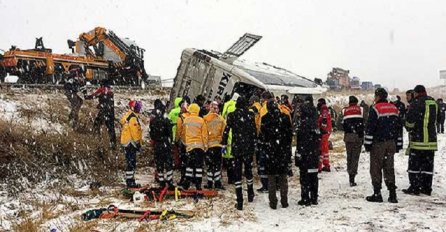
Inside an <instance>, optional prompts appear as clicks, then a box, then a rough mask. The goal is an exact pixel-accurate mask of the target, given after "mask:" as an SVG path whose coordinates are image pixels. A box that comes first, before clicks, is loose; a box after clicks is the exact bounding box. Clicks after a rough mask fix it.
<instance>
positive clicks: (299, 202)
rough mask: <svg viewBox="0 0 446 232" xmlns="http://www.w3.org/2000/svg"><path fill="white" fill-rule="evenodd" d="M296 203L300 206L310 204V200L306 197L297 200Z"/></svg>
mask: <svg viewBox="0 0 446 232" xmlns="http://www.w3.org/2000/svg"><path fill="white" fill-rule="evenodd" d="M297 204H298V205H302V206H310V205H311V202H310V200H308V199H302V200H300V201H298V202H297Z"/></svg>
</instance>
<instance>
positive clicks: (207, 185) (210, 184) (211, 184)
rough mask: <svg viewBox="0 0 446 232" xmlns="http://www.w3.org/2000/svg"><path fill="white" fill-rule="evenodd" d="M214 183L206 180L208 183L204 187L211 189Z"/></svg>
mask: <svg viewBox="0 0 446 232" xmlns="http://www.w3.org/2000/svg"><path fill="white" fill-rule="evenodd" d="M213 185H214V183H212V181H208V183H207V184H206V185H205V186H204V188H205V189H213Z"/></svg>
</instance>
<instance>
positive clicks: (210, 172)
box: [205, 147, 222, 183]
mask: <svg viewBox="0 0 446 232" xmlns="http://www.w3.org/2000/svg"><path fill="white" fill-rule="evenodd" d="M205 160H206V166H207V179H208V181H209V182H215V183H220V182H221V160H222V157H221V147H211V148H209V149H208V150H207V152H206V159H205Z"/></svg>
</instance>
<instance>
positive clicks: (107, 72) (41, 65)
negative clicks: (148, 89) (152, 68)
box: [0, 27, 148, 85]
mask: <svg viewBox="0 0 446 232" xmlns="http://www.w3.org/2000/svg"><path fill="white" fill-rule="evenodd" d="M68 47H69V48H70V49H71V52H72V53H71V54H56V53H53V52H52V50H51V49H48V48H46V47H45V46H44V44H43V39H42V38H36V45H35V47H34V49H26V50H21V49H19V48H17V47H15V46H12V47H11V49H10V50H9V51H6V52H4V54H3V55H0V80H1V79H4V77H5V76H6V75H7V74H8V73H9V74H10V75H15V76H18V77H19V79H18V82H20V83H53V84H58V83H63V82H64V80H65V77H66V76H67V75H68V74H69V71H70V70H71V69H75V68H76V69H80V70H82V72H83V74H84V76H85V78H86V79H87V80H88V81H90V82H92V83H97V82H99V81H100V80H102V79H106V78H109V79H110V80H112V81H113V83H114V84H117V85H141V84H142V83H143V82H144V83H145V82H146V81H147V79H148V75H147V73H146V71H145V69H144V52H145V50H144V49H142V48H140V47H139V46H138V45H136V43H135V42H133V41H131V40H130V39H128V38H121V37H118V36H117V35H116V34H115V33H114V32H113V31H110V30H107V29H105V28H102V27H96V28H95V29H93V30H91V31H89V32H86V33H82V34H80V35H79V38H78V39H77V40H76V41H72V40H68Z"/></svg>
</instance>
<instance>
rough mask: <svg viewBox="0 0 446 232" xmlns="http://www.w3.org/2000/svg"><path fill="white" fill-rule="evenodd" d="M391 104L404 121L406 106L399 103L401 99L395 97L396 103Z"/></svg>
mask: <svg viewBox="0 0 446 232" xmlns="http://www.w3.org/2000/svg"><path fill="white" fill-rule="evenodd" d="M393 104H395V106H396V108H397V109H398V111H399V112H400V113H399V116H400V118H401V119H403V120H404V119H405V118H406V105H405V104H404V103H403V102H401V97H400V96H398V95H397V96H396V101H395V102H393Z"/></svg>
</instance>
